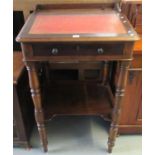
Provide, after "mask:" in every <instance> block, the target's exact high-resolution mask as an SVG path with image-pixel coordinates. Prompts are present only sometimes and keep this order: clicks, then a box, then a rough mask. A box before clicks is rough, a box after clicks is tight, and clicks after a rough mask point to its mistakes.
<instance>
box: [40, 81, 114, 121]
mask: <svg viewBox="0 0 155 155" xmlns="http://www.w3.org/2000/svg"><path fill="white" fill-rule="evenodd" d="M73 90H74V91H73ZM62 101H63V102H62ZM43 103H46V104H44V105H43V109H44V111H46V112H45V119H47V120H48V119H50V118H52V117H53V116H56V115H99V116H103V117H108V116H109V115H110V114H111V110H112V105H113V103H112V100H111V98H110V95H109V91H108V88H107V87H106V86H102V85H99V84H96V83H94V84H93V83H92V82H91V83H88V84H85V83H81V84H79V83H75V82H73V83H72V82H66V83H65V82H64V83H63V82H55V83H52V84H51V86H49V85H48V88H46V89H45V92H44V93H43ZM51 109H52V110H51Z"/></svg>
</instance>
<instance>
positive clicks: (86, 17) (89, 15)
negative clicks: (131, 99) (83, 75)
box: [17, 7, 139, 152]
mask: <svg viewBox="0 0 155 155" xmlns="http://www.w3.org/2000/svg"><path fill="white" fill-rule="evenodd" d="M138 39H139V38H138V36H137V33H136V32H135V31H134V29H133V28H132V26H131V25H130V23H129V21H128V20H127V18H126V17H125V16H124V15H122V14H121V13H120V12H118V11H115V10H109V9H101V8H94V9H93V8H92V9H84V8H83V9H50V7H47V8H46V9H45V8H42V9H36V10H35V11H34V12H33V13H32V14H31V15H30V17H29V18H28V20H27V22H26V23H25V25H24V27H23V28H22V30H21V32H20V33H19V35H18V36H17V41H19V42H20V43H21V47H22V53H23V61H24V63H25V66H26V68H27V71H28V75H29V84H30V88H31V94H32V98H33V103H34V107H35V118H36V123H37V127H38V131H39V135H40V139H41V143H42V145H43V149H44V151H45V152H46V151H47V150H48V147H47V135H46V129H45V120H46V119H48V118H49V117H51V116H52V115H59V114H61V115H63V114H73V115H79V114H82V115H103V116H104V115H106V113H107V112H111V111H112V121H111V127H110V131H109V138H108V152H112V147H113V146H114V142H115V139H116V135H117V131H118V124H119V117H120V111H121V104H123V103H122V98H123V96H124V92H125V86H126V80H127V73H128V67H129V64H130V61H131V60H132V48H133V45H134V41H136V40H138ZM74 61H76V62H78V63H84V64H87V63H88V62H103V63H105V65H104V67H103V81H102V83H101V84H95V83H89V84H86V83H85V84H79V85H73V84H66V86H63V89H62V87H61V86H60V85H59V84H49V85H48V87H46V89H45V91H44V96H45V97H44V98H43V97H42V96H43V95H42V92H43V91H42V90H40V89H41V88H40V81H39V78H38V76H39V75H38V65H40V63H42V62H54V63H62V62H63V63H65V62H66V63H68V62H74ZM111 61H116V62H117V63H119V64H120V65H119V71H118V73H117V74H118V78H117V84H116V89H115V95H112V91H111V87H110V86H109V83H108V79H105V76H106V74H107V73H106V72H107V68H106V64H107V62H111ZM107 78H108V77H107ZM64 89H65V90H64ZM62 94H63V95H62ZM43 111H44V112H43Z"/></svg>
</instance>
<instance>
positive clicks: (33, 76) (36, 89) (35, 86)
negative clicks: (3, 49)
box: [26, 62, 48, 152]
mask: <svg viewBox="0 0 155 155" xmlns="http://www.w3.org/2000/svg"><path fill="white" fill-rule="evenodd" d="M26 67H27V71H28V76H29V84H30V89H31V96H32V99H33V103H34V108H35V119H36V123H37V127H38V131H39V135H40V139H41V143H42V146H43V149H44V152H47V150H48V149H47V135H46V130H45V126H44V116H43V110H42V105H41V95H40V86H39V80H38V76H37V71H36V68H35V64H34V63H32V62H31V63H30V62H29V63H27V64H26Z"/></svg>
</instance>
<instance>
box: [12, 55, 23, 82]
mask: <svg viewBox="0 0 155 155" xmlns="http://www.w3.org/2000/svg"><path fill="white" fill-rule="evenodd" d="M23 69H24V63H23V62H22V53H21V52H14V54H13V83H14V84H17V82H18V79H19V78H20V75H21V74H22V72H23Z"/></svg>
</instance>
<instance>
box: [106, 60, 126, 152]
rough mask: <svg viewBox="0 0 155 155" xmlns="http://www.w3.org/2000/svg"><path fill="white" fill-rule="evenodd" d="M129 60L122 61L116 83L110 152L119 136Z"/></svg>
mask: <svg viewBox="0 0 155 155" xmlns="http://www.w3.org/2000/svg"><path fill="white" fill-rule="evenodd" d="M128 67H129V62H121V64H120V67H119V77H118V81H117V84H116V93H115V105H114V109H113V113H112V123H111V127H110V132H109V138H108V152H109V153H111V152H112V148H113V146H114V144H115V139H116V137H117V132H118V125H119V119H120V112H121V104H122V99H123V96H124V92H125V86H126V81H127V74H128Z"/></svg>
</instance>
